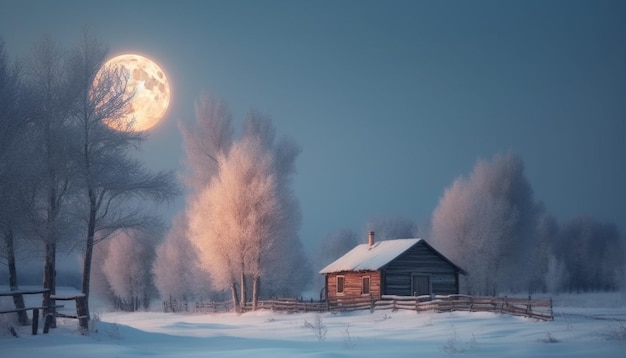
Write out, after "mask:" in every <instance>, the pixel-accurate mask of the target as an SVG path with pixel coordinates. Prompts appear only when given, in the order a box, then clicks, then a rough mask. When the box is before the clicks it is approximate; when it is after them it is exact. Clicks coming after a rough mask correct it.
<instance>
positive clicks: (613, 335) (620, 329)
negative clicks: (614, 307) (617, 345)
mask: <svg viewBox="0 0 626 358" xmlns="http://www.w3.org/2000/svg"><path fill="white" fill-rule="evenodd" d="M606 338H607V339H608V340H610V341H619V342H626V323H624V322H620V321H615V323H614V324H610V325H609V329H608V331H607V333H606Z"/></svg>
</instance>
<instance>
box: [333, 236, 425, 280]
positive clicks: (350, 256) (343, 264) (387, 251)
mask: <svg viewBox="0 0 626 358" xmlns="http://www.w3.org/2000/svg"><path fill="white" fill-rule="evenodd" d="M420 241H423V240H422V239H396V240H385V241H379V242H376V243H375V244H374V245H373V246H372V247H370V245H369V244H361V245H358V246H356V247H355V248H354V249H352V250H350V251H348V253H347V254H345V255H343V256H342V257H340V258H339V259H337V260H335V262H333V263H331V264H330V265H328V266H326V267H324V268H323V269H322V270H321V271H320V274H328V273H335V272H342V271H376V270H379V269H380V268H382V267H383V266H385V265H386V264H388V263H389V262H391V261H392V260H394V259H395V258H396V257H398V256H400V255H401V254H402V253H403V252H405V251H406V250H408V249H409V248H411V247H413V245H415V244H417V243H418V242H420Z"/></svg>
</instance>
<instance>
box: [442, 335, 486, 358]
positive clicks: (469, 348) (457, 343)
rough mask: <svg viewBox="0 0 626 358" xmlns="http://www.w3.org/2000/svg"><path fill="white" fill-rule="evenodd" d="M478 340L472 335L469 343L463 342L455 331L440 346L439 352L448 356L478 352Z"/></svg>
mask: <svg viewBox="0 0 626 358" xmlns="http://www.w3.org/2000/svg"><path fill="white" fill-rule="evenodd" d="M478 348H479V346H478V340H477V338H476V335H474V334H472V338H471V339H470V340H469V341H463V340H462V339H461V338H459V335H458V334H457V332H456V330H454V332H453V334H452V337H450V338H448V340H447V341H446V343H445V344H444V345H443V346H441V348H440V349H441V351H442V352H445V353H448V354H458V353H466V352H475V351H478Z"/></svg>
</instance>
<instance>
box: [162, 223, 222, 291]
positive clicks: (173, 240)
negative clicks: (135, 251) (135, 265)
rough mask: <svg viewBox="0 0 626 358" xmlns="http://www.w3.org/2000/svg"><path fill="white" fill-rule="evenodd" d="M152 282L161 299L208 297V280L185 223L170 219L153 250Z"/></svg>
mask: <svg viewBox="0 0 626 358" xmlns="http://www.w3.org/2000/svg"><path fill="white" fill-rule="evenodd" d="M152 272H153V274H154V283H155V285H156V288H157V289H158V291H159V295H160V296H161V298H162V299H164V300H167V299H169V298H171V299H175V300H183V301H187V300H188V299H191V298H207V297H209V296H211V290H210V281H209V279H208V277H207V275H206V274H205V273H204V271H203V270H202V269H201V267H200V262H199V261H198V253H197V252H196V250H195V247H194V246H193V245H192V243H191V242H190V241H189V238H188V237H187V220H186V218H185V217H184V216H182V215H181V216H178V217H176V218H174V221H173V224H172V227H171V228H170V230H169V232H168V233H167V235H166V236H165V240H164V241H163V242H161V243H160V244H159V245H158V247H157V250H156V258H155V261H154V265H153V266H152Z"/></svg>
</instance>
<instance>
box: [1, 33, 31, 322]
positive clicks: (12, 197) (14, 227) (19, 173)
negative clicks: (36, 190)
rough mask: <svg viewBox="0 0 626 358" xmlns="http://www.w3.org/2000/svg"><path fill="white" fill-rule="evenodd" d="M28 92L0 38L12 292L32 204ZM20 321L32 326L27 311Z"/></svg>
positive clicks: (5, 225) (5, 230) (6, 248)
mask: <svg viewBox="0 0 626 358" xmlns="http://www.w3.org/2000/svg"><path fill="white" fill-rule="evenodd" d="M24 92H25V91H24V88H23V84H22V83H21V81H20V71H19V68H18V66H17V64H15V65H13V66H12V65H10V64H9V59H8V56H7V54H6V53H5V52H4V42H3V41H2V40H1V39H0V203H2V204H1V205H0V238H1V240H0V255H2V256H1V257H0V258H1V259H6V265H7V268H8V271H9V286H10V288H11V290H12V291H16V290H18V279H17V266H16V251H17V248H16V246H17V242H16V241H17V240H16V235H19V234H20V233H19V230H20V226H21V225H23V217H25V216H26V215H27V211H28V209H29V205H30V204H32V200H31V195H30V191H29V189H30V188H32V185H29V181H30V180H31V179H32V173H31V172H30V171H29V170H28V167H27V166H25V165H23V163H26V162H27V158H28V157H29V155H32V154H33V153H32V152H33V150H34V147H33V145H32V141H29V140H28V123H29V121H28V116H27V112H26V111H25V108H26V107H25V105H24V103H23V102H24V99H25V98H24V97H25V93H24ZM13 301H14V304H15V307H16V308H18V309H19V308H24V298H23V297H22V295H15V296H13ZM18 321H19V322H20V323H21V324H28V317H27V315H26V311H20V312H18Z"/></svg>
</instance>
